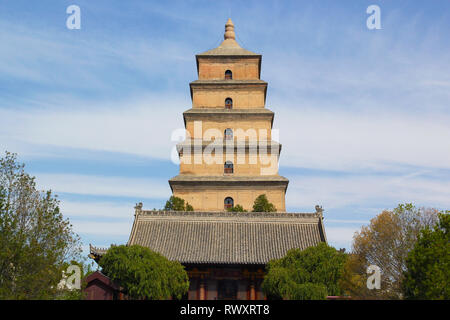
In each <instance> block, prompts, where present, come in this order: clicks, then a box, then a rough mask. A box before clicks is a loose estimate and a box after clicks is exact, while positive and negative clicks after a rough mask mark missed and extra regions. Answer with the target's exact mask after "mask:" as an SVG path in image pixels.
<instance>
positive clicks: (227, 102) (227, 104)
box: [225, 98, 233, 109]
mask: <svg viewBox="0 0 450 320" xmlns="http://www.w3.org/2000/svg"><path fill="white" fill-rule="evenodd" d="M225 109H233V100H232V99H231V98H226V99H225Z"/></svg>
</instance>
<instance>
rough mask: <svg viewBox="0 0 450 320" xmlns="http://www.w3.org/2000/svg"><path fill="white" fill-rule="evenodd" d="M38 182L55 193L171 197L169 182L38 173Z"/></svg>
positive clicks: (39, 185) (40, 185) (40, 186)
mask: <svg viewBox="0 0 450 320" xmlns="http://www.w3.org/2000/svg"><path fill="white" fill-rule="evenodd" d="M36 180H37V183H38V188H40V189H42V190H48V189H51V190H52V191H54V192H55V193H72V194H83V195H104V196H116V197H121V196H122V197H127V196H128V197H140V198H149V197H152V198H168V196H170V187H169V185H168V183H167V180H155V179H144V178H124V177H111V176H108V177H103V176H89V175H76V174H51V173H37V174H36Z"/></svg>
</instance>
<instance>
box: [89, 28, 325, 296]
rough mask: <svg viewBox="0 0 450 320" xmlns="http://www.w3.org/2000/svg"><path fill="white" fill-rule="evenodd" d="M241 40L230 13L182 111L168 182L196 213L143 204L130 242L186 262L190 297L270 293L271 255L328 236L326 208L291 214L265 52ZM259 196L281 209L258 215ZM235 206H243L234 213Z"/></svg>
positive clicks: (95, 251) (200, 62)
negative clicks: (269, 104)
mask: <svg viewBox="0 0 450 320" xmlns="http://www.w3.org/2000/svg"><path fill="white" fill-rule="evenodd" d="M235 38H236V36H235V31H234V25H233V22H232V21H231V19H229V20H228V21H227V23H226V25H225V35H224V41H223V42H222V43H221V44H220V46H219V47H217V48H215V49H212V50H209V51H206V52H204V53H201V54H198V55H196V60H197V72H198V80H195V81H193V82H191V83H190V91H191V98H192V108H191V109H189V110H187V111H185V112H184V113H183V117H184V123H185V127H186V139H185V140H184V141H183V142H182V143H180V144H178V145H177V150H178V154H179V158H180V172H179V175H177V176H176V177H174V178H172V179H170V180H169V184H170V187H171V189H172V192H173V195H174V196H177V197H179V198H182V199H184V200H185V201H187V202H188V203H189V204H191V205H192V206H193V208H194V211H186V212H184V211H161V210H144V209H143V205H142V203H139V204H137V205H136V207H135V218H134V223H133V227H132V230H131V234H130V237H129V240H128V243H127V244H128V245H135V244H137V245H141V246H145V247H148V248H150V249H151V250H153V251H156V252H159V253H161V254H162V255H164V256H165V257H167V258H168V259H169V260H174V261H179V262H180V263H181V264H183V265H184V266H185V268H186V271H187V273H188V275H189V282H190V288H189V293H188V294H187V295H186V297H185V298H186V299H199V300H205V299H211V300H215V299H241V300H245V299H249V300H255V299H264V298H265V296H264V294H263V292H262V290H261V284H262V281H263V278H264V274H265V266H266V264H267V263H268V262H269V261H270V260H272V259H279V258H282V257H283V256H284V255H285V254H286V253H287V251H288V250H290V249H293V248H299V249H305V248H307V247H310V246H314V245H317V244H318V243H320V242H326V236H325V230H324V225H323V214H322V211H323V210H322V208H321V207H320V206H316V210H315V212H311V213H287V212H286V205H285V194H286V189H287V186H288V182H289V181H288V179H286V178H284V177H282V176H280V175H279V174H278V159H279V154H280V151H281V145H280V144H279V143H277V142H275V141H272V124H273V118H274V113H273V112H272V111H270V110H268V109H266V108H265V104H266V93H267V82H265V81H263V80H261V79H260V74H261V59H262V57H261V55H260V54H256V53H253V52H250V51H248V50H245V49H243V48H241V46H239V44H238V43H237V42H236V39H235ZM262 194H265V195H266V196H267V198H268V200H269V201H270V202H271V203H273V204H274V205H275V208H276V212H252V209H253V204H254V201H255V199H256V198H257V197H258V196H259V195H262ZM237 205H240V206H242V207H243V209H244V210H246V211H245V212H232V211H230V209H232V208H234V207H235V206H237ZM106 250H107V249H101V248H96V247H93V246H90V256H91V257H92V258H94V259H96V260H97V259H100V258H101V256H102V255H103V254H104V253H105V252H106Z"/></svg>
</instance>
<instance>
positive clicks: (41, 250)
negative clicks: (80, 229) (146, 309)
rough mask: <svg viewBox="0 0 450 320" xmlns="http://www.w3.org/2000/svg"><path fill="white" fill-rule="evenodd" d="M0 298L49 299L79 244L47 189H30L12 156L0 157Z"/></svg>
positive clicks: (32, 181)
mask: <svg viewBox="0 0 450 320" xmlns="http://www.w3.org/2000/svg"><path fill="white" fill-rule="evenodd" d="M0 248H1V250H0V299H53V298H55V297H56V296H57V295H58V294H59V292H58V289H57V284H58V282H59V281H60V280H61V277H62V270H63V268H64V264H65V263H66V262H67V261H70V260H71V259H73V260H79V259H80V254H81V244H80V239H79V237H78V236H77V235H76V234H75V233H74V232H73V230H72V225H71V224H70V222H69V220H68V219H64V217H63V215H62V213H61V212H60V210H59V201H58V200H57V199H56V196H53V195H52V193H51V191H47V192H43V191H38V190H37V189H36V183H35V178H34V177H31V176H30V175H29V174H27V173H26V172H25V171H24V165H23V164H19V163H18V162H17V155H16V154H12V153H9V152H6V155H5V157H4V158H1V159H0Z"/></svg>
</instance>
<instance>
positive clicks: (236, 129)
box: [169, 19, 289, 212]
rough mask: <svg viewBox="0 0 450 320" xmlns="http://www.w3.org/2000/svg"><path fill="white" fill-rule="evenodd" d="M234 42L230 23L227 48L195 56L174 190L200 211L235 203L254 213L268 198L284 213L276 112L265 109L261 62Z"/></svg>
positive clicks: (226, 36)
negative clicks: (274, 127)
mask: <svg viewBox="0 0 450 320" xmlns="http://www.w3.org/2000/svg"><path fill="white" fill-rule="evenodd" d="M235 37H236V36H235V31H234V25H233V22H232V21H231V19H228V21H227V23H226V25H225V35H224V40H223V42H222V44H221V45H220V46H219V47H217V48H215V49H212V50H209V51H206V52H204V53H201V54H197V55H196V60H197V73H198V80H196V81H193V82H191V83H190V91H191V99H192V108H191V109H189V110H187V111H186V112H184V113H183V117H184V123H185V126H186V131H187V133H186V136H187V139H186V141H185V142H184V143H182V144H180V145H178V152H179V155H180V173H179V175H178V176H176V177H174V178H172V179H170V180H169V183H170V187H171V188H172V191H173V195H174V196H177V197H180V198H182V199H184V200H185V201H187V202H189V203H190V204H191V205H192V206H193V207H194V209H195V210H199V211H223V210H224V209H225V210H226V209H228V208H231V207H233V206H235V205H237V204H239V205H241V206H242V207H243V208H244V209H245V210H248V211H251V210H252V207H253V203H254V200H255V199H256V197H257V196H259V195H261V194H265V195H266V196H267V198H268V200H269V201H270V202H271V203H273V204H274V205H275V207H276V209H277V211H280V212H284V211H286V205H285V194H286V189H287V186H288V183H289V180H288V179H286V178H284V177H281V176H280V175H279V174H278V158H279V153H280V151H281V145H280V144H279V143H277V142H274V141H272V140H271V136H272V134H271V133H272V124H273V118H274V113H273V112H272V111H270V110H268V109H267V108H265V104H266V93H267V82H265V81H263V80H261V79H260V75H261V59H262V57H261V55H260V54H256V53H253V52H250V51H248V50H245V49H243V48H241V46H240V45H239V44H238V43H237V42H236V39H235Z"/></svg>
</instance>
